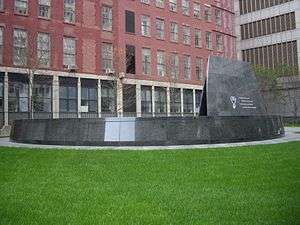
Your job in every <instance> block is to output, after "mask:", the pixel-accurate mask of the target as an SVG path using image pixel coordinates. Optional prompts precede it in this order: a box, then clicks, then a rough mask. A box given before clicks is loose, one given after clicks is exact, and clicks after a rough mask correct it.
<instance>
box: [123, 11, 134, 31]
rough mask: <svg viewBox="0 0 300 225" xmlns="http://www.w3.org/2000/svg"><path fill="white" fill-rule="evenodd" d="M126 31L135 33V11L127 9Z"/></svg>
mask: <svg viewBox="0 0 300 225" xmlns="http://www.w3.org/2000/svg"><path fill="white" fill-rule="evenodd" d="M125 31H126V32H128V33H133V34H134V33H135V15H134V12H131V11H127V10H126V11H125Z"/></svg>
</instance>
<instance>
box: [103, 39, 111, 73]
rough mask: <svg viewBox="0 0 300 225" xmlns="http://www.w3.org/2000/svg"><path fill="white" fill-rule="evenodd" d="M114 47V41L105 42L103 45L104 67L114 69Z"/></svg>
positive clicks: (104, 68) (104, 69)
mask: <svg viewBox="0 0 300 225" xmlns="http://www.w3.org/2000/svg"><path fill="white" fill-rule="evenodd" d="M113 55H114V48H113V44H112V43H107V42H103V43H102V47H101V60H102V69H103V71H106V70H113V67H114V65H113V58H114V57H113Z"/></svg>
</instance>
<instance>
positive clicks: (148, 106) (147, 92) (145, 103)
mask: <svg viewBox="0 0 300 225" xmlns="http://www.w3.org/2000/svg"><path fill="white" fill-rule="evenodd" d="M141 108H142V114H152V89H151V87H148V86H142V87H141Z"/></svg>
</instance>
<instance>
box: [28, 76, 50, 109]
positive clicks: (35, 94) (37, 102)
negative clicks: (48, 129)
mask: <svg viewBox="0 0 300 225" xmlns="http://www.w3.org/2000/svg"><path fill="white" fill-rule="evenodd" d="M32 103H33V111H34V112H51V111H52V82H51V79H49V78H43V77H41V76H39V77H35V78H34V81H33V87H32Z"/></svg>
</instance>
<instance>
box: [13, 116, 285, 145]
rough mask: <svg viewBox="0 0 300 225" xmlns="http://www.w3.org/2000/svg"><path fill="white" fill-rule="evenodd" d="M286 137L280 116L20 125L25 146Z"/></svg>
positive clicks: (18, 137) (16, 131)
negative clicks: (29, 144) (32, 144)
mask: <svg viewBox="0 0 300 225" xmlns="http://www.w3.org/2000/svg"><path fill="white" fill-rule="evenodd" d="M281 136H284V127H283V123H282V118H281V117H278V116H243V117H236V116H235V117H217V116H216V117H197V118H195V117H159V118H100V119H98V118H95V119H41V120H17V121H15V123H14V125H13V127H12V132H11V135H10V138H11V140H12V141H15V142H21V143H36V144H50V145H81V146H83V145H86V146H143V145H144V146H146V145H148V146H149V145H182V144H185V145H189V144H207V143H230V142H240V141H257V140H265V139H272V138H277V137H281Z"/></svg>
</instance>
